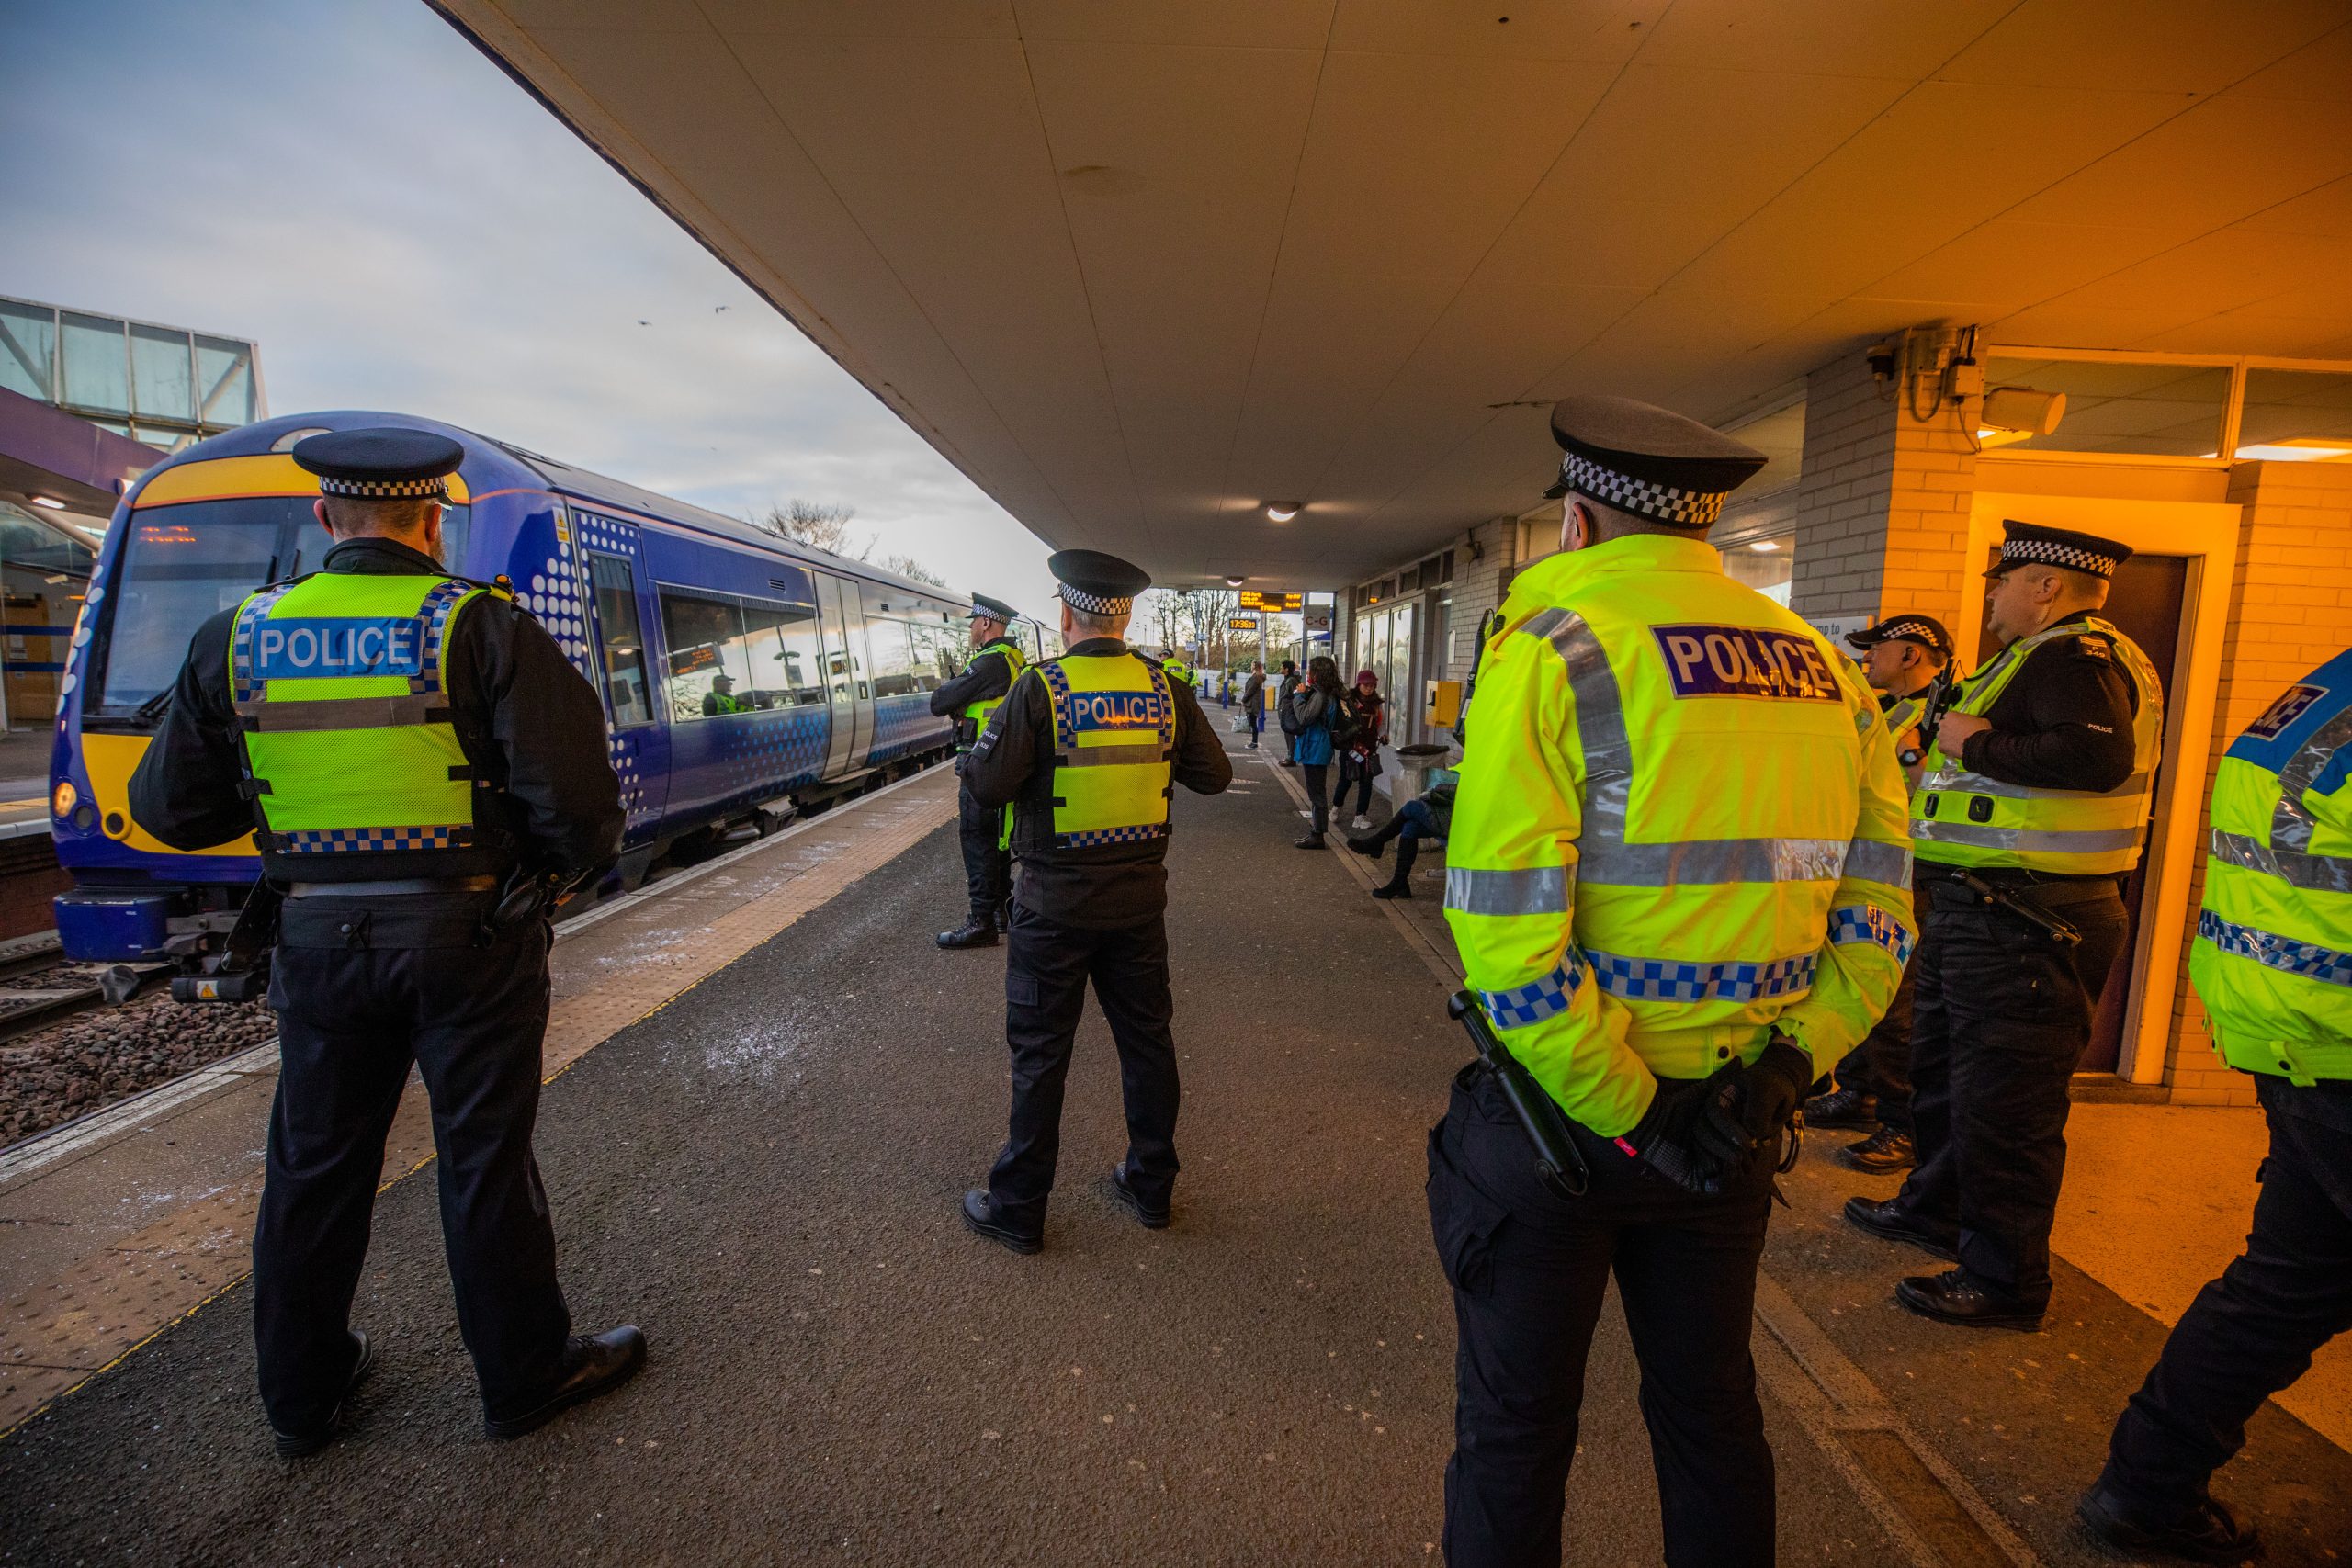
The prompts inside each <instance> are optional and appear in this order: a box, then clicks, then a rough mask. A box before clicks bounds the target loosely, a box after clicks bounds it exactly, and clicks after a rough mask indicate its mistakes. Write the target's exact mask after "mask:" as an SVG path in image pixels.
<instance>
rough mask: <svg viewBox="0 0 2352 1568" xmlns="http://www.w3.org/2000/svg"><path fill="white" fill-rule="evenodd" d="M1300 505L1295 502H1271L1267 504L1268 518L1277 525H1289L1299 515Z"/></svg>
mask: <svg viewBox="0 0 2352 1568" xmlns="http://www.w3.org/2000/svg"><path fill="white" fill-rule="evenodd" d="M1299 504H1300V503H1299V502H1295V501H1270V502H1266V516H1267V517H1268V518H1269V519H1270V520H1272V521H1273V522H1276V523H1287V522H1289V521H1290V520H1291V519H1292V518H1294V517H1295V516H1297V515H1298V508H1299Z"/></svg>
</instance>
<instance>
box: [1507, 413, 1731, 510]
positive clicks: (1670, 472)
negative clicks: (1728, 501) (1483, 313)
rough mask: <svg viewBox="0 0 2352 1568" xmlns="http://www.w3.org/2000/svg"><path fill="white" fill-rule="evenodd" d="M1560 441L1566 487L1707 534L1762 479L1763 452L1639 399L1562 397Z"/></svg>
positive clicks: (1556, 423)
mask: <svg viewBox="0 0 2352 1568" xmlns="http://www.w3.org/2000/svg"><path fill="white" fill-rule="evenodd" d="M1552 439H1553V440H1555V441H1556V442H1558V443H1559V444H1560V450H1561V451H1562V452H1563V453H1565V454H1566V456H1565V457H1562V458H1561V461H1560V488H1561V490H1562V491H1563V492H1566V491H1576V492H1577V494H1579V495H1585V496H1589V497H1591V498H1592V499H1593V500H1595V501H1598V502H1604V503H1605V504H1607V505H1610V506H1614V507H1616V508H1618V509H1619V510H1621V511H1624V512H1630V513H1634V514H1635V515H1637V516H1642V517H1651V518H1655V519H1657V521H1659V522H1661V523H1672V524H1676V525H1680V526H1684V527H1692V528H1702V527H1706V526H1708V525H1711V524H1713V522H1714V521H1715V519H1716V518H1717V517H1719V516H1721V515H1722V514H1723V509H1724V496H1725V495H1728V494H1729V493H1730V492H1731V491H1735V490H1737V489H1738V488H1739V487H1740V486H1741V485H1743V484H1746V483H1747V481H1748V480H1749V479H1752V478H1754V477H1755V474H1756V470H1757V469H1758V468H1762V467H1763V466H1764V464H1765V462H1766V458H1765V456H1764V454H1763V453H1761V452H1758V450H1757V449H1756V448H1755V447H1753V446H1749V445H1747V443H1746V442H1744V441H1738V440H1735V439H1733V438H1732V437H1731V436H1728V435H1725V434H1724V433H1723V432H1722V431H1720V430H1715V429H1713V428H1711V427H1710V426H1707V425H1703V424H1701V423H1699V422H1698V421H1697V420H1695V419H1691V418H1690V417H1688V416H1686V415H1683V414H1679V413H1676V412H1674V411H1673V410H1671V409H1662V408H1659V407H1658V406H1657V404H1656V403H1645V402H1642V401H1640V400H1637V399H1634V398H1604V397H1574V398H1562V399H1561V400H1559V401H1558V402H1556V403H1554V404H1553V405H1552Z"/></svg>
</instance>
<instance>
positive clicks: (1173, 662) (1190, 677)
mask: <svg viewBox="0 0 2352 1568" xmlns="http://www.w3.org/2000/svg"><path fill="white" fill-rule="evenodd" d="M1159 667H1160V668H1161V669H1162V670H1164V671H1167V672H1168V678H1169V679H1170V680H1171V681H1182V682H1184V684H1186V685H1187V686H1191V687H1193V688H1194V689H1195V690H1198V689H1199V687H1200V684H1201V673H1200V671H1197V670H1195V669H1193V667H1192V666H1191V665H1189V664H1187V663H1185V662H1184V661H1183V660H1181V659H1179V658H1177V657H1176V656H1175V655H1174V654H1172V653H1171V654H1170V655H1169V656H1168V657H1167V658H1165V659H1163V660H1160V661H1159Z"/></svg>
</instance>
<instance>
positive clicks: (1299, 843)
mask: <svg viewBox="0 0 2352 1568" xmlns="http://www.w3.org/2000/svg"><path fill="white" fill-rule="evenodd" d="M1290 847H1291V848H1293V849H1295V850H1319V849H1321V848H1322V847H1323V835H1322V834H1320V833H1309V834H1307V835H1306V837H1305V838H1303V839H1293V840H1291V845H1290Z"/></svg>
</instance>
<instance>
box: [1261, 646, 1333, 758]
mask: <svg viewBox="0 0 2352 1568" xmlns="http://www.w3.org/2000/svg"><path fill="white" fill-rule="evenodd" d="M1334 668H1337V666H1334ZM1298 686H1299V681H1298V661H1297V660H1295V659H1285V660H1283V678H1282V683H1281V684H1280V685H1278V686H1276V687H1275V688H1274V722H1275V723H1276V724H1279V725H1281V726H1282V729H1283V767H1285V768H1295V767H1296V766H1298V716H1297V714H1295V712H1293V711H1292V709H1291V701H1290V700H1291V698H1293V697H1295V696H1296V695H1298Z"/></svg>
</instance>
